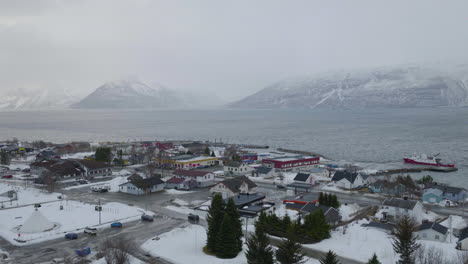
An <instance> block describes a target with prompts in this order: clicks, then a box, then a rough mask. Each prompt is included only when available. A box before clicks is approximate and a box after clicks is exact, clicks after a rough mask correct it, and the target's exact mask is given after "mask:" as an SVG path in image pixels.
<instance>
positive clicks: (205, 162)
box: [157, 155, 222, 170]
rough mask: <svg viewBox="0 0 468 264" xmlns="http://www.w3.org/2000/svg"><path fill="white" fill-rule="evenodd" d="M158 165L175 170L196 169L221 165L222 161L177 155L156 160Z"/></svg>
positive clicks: (213, 158)
mask: <svg viewBox="0 0 468 264" xmlns="http://www.w3.org/2000/svg"><path fill="white" fill-rule="evenodd" d="M157 160H158V163H159V164H160V165H163V166H170V167H172V168H175V169H188V170H190V169H197V168H205V167H210V166H217V165H221V164H222V161H221V160H220V158H217V157H207V156H194V155H179V156H175V157H162V158H157Z"/></svg>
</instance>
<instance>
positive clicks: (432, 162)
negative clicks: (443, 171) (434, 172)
mask: <svg viewBox="0 0 468 264" xmlns="http://www.w3.org/2000/svg"><path fill="white" fill-rule="evenodd" d="M439 154H440V153H439ZM439 154H437V155H434V156H432V157H430V156H427V155H420V156H413V157H410V158H403V160H404V161H405V163H410V164H419V165H426V166H438V167H450V168H454V167H455V164H445V163H441V162H440V161H441V159H439V158H436V157H437V156H439Z"/></svg>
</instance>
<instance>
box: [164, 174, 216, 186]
mask: <svg viewBox="0 0 468 264" xmlns="http://www.w3.org/2000/svg"><path fill="white" fill-rule="evenodd" d="M173 174H174V175H175V176H176V177H183V178H185V179H186V180H188V181H190V180H194V181H195V182H196V187H200V188H201V187H207V186H211V185H213V184H215V180H214V179H215V175H214V173H213V172H210V171H200V170H181V169H179V170H175V171H174V173H173ZM193 187H195V186H193Z"/></svg>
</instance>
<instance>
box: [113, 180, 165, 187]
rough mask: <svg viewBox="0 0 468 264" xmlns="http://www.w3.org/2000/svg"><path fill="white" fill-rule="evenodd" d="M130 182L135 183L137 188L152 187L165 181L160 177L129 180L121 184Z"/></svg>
mask: <svg viewBox="0 0 468 264" xmlns="http://www.w3.org/2000/svg"><path fill="white" fill-rule="evenodd" d="M128 183H131V184H133V185H135V186H136V187H137V188H140V189H144V188H151V187H153V186H155V185H159V184H163V183H164V181H163V180H161V179H159V178H147V179H141V180H133V181H129V182H127V183H123V184H121V185H124V184H128Z"/></svg>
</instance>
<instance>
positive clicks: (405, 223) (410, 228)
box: [392, 216, 419, 264]
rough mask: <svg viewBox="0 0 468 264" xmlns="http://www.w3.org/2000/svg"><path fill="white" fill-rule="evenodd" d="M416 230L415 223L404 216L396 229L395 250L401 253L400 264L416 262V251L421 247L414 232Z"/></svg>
mask: <svg viewBox="0 0 468 264" xmlns="http://www.w3.org/2000/svg"><path fill="white" fill-rule="evenodd" d="M415 230H416V225H415V223H414V222H413V221H412V220H411V219H410V218H409V217H408V216H404V217H403V218H402V219H401V221H400V222H399V223H398V225H397V227H396V229H395V238H394V239H393V243H392V245H393V250H394V251H395V252H396V253H397V254H400V260H399V262H398V263H399V264H414V263H415V261H414V252H415V251H416V250H417V249H418V248H419V244H418V243H417V242H416V237H415V236H414V235H413V232H414V231H415Z"/></svg>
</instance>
